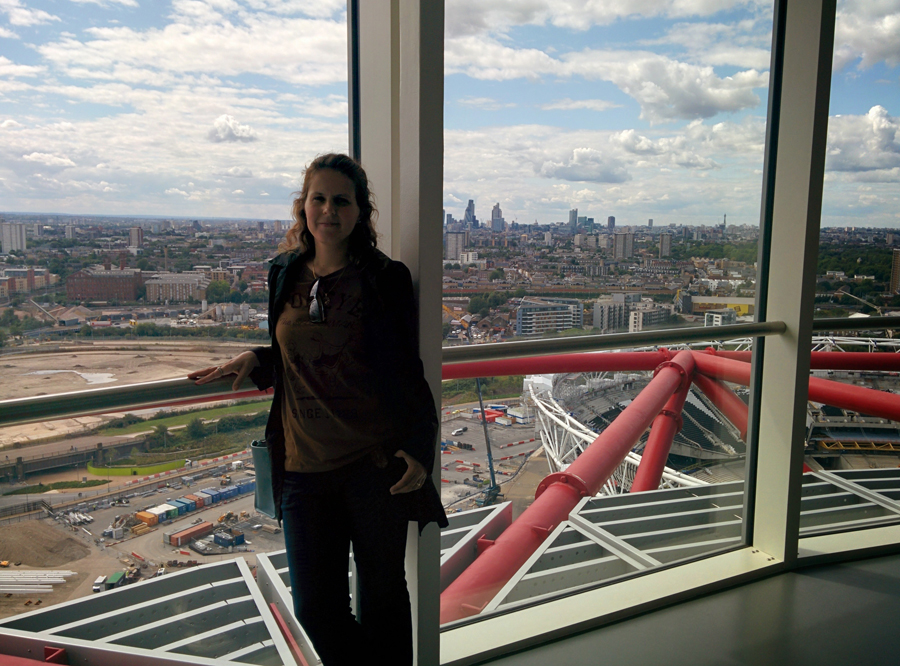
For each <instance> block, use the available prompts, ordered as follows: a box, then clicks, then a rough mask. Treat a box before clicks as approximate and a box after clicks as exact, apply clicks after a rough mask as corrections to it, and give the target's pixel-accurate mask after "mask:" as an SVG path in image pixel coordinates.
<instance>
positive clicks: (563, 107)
mask: <svg viewBox="0 0 900 666" xmlns="http://www.w3.org/2000/svg"><path fill="white" fill-rule="evenodd" d="M621 106H622V105H621V104H616V103H615V102H607V101H606V100H605V99H569V98H565V99H561V100H558V101H556V102H550V103H549V104H542V105H541V108H542V109H543V110H544V111H556V110H559V111H572V110H575V109H589V110H591V111H608V110H609V109H618V108H619V107H621Z"/></svg>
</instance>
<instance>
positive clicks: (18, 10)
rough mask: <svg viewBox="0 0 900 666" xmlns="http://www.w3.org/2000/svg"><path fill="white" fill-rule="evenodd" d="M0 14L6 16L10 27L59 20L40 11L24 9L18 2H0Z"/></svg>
mask: <svg viewBox="0 0 900 666" xmlns="http://www.w3.org/2000/svg"><path fill="white" fill-rule="evenodd" d="M0 12H3V13H4V14H6V16H7V17H8V18H9V23H10V25H20V26H23V27H27V26H31V25H39V24H41V23H49V22H51V21H59V20H60V19H59V17H58V16H54V15H53V14H48V13H47V12H45V11H43V10H42V9H29V8H27V7H24V6H23V5H22V3H21V2H20V0H0Z"/></svg>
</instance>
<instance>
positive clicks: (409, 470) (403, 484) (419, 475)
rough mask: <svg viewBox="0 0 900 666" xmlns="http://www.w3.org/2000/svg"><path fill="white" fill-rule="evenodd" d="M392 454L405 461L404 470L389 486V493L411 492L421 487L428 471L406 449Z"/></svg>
mask: <svg viewBox="0 0 900 666" xmlns="http://www.w3.org/2000/svg"><path fill="white" fill-rule="evenodd" d="M394 455H395V456H396V457H398V458H403V459H404V460H405V461H406V472H404V474H403V476H401V477H400V480H399V481H397V483H395V484H394V485H393V486H391V495H398V494H400V493H411V492H413V491H414V490H418V489H419V488H421V487H422V486H423V485H424V484H425V480H426V479H427V478H428V472H426V471H425V468H424V467H422V463H420V462H419V461H418V460H416V459H415V458H413V457H412V456H411V455H409V454H408V453H407V452H406V451H397V453H395V454H394Z"/></svg>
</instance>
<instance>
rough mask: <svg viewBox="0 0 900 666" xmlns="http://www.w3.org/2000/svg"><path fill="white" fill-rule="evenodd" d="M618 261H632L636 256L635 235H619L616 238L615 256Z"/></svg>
mask: <svg viewBox="0 0 900 666" xmlns="http://www.w3.org/2000/svg"><path fill="white" fill-rule="evenodd" d="M613 256H614V257H615V258H616V259H630V258H631V257H633V256H634V234H633V233H617V234H616V236H615V249H614V255H613Z"/></svg>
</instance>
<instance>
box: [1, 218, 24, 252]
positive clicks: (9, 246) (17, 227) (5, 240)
mask: <svg viewBox="0 0 900 666" xmlns="http://www.w3.org/2000/svg"><path fill="white" fill-rule="evenodd" d="M0 245H2V246H3V253H4V254H9V253H10V252H12V251H13V250H25V249H27V248H26V245H25V225H24V224H17V223H15V222H3V223H0Z"/></svg>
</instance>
